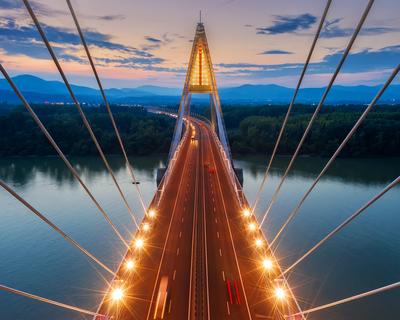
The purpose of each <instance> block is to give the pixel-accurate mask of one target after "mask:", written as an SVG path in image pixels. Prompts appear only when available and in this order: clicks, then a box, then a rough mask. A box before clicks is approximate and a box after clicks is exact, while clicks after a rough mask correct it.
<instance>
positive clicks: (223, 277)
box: [222, 270, 225, 282]
mask: <svg viewBox="0 0 400 320" xmlns="http://www.w3.org/2000/svg"><path fill="white" fill-rule="evenodd" d="M222 280H224V282H225V272H224V270H222Z"/></svg>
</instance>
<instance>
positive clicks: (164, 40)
mask: <svg viewBox="0 0 400 320" xmlns="http://www.w3.org/2000/svg"><path fill="white" fill-rule="evenodd" d="M175 39H184V37H183V36H181V35H179V34H177V33H173V34H170V33H168V32H166V33H164V34H163V35H162V36H161V37H159V38H156V37H151V36H145V37H144V40H145V41H146V42H147V43H146V44H145V45H143V46H142V49H143V50H144V51H152V50H156V49H160V48H161V47H163V46H166V45H169V44H170V43H172V42H173V41H175Z"/></svg>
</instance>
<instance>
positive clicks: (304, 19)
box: [257, 13, 317, 34]
mask: <svg viewBox="0 0 400 320" xmlns="http://www.w3.org/2000/svg"><path fill="white" fill-rule="evenodd" d="M316 21H317V18H316V17H315V16H313V15H311V14H309V13H304V14H301V15H298V16H275V20H274V22H273V24H272V25H271V26H268V27H259V28H257V34H281V33H294V32H296V31H299V30H307V29H309V28H311V26H312V25H313V24H314V23H315V22H316Z"/></svg>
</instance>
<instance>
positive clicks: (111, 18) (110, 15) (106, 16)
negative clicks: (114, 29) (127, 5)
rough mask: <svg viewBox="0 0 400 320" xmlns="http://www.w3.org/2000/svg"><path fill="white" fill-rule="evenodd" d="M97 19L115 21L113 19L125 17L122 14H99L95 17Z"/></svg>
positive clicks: (123, 18)
mask: <svg viewBox="0 0 400 320" xmlns="http://www.w3.org/2000/svg"><path fill="white" fill-rule="evenodd" d="M97 18H98V19H99V20H104V21H115V20H125V19H126V17H125V16H124V15H122V14H109V15H105V16H99V17H97Z"/></svg>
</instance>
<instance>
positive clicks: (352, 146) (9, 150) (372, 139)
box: [0, 105, 400, 157]
mask: <svg viewBox="0 0 400 320" xmlns="http://www.w3.org/2000/svg"><path fill="white" fill-rule="evenodd" d="M315 107H316V106H313V105H296V106H294V108H293V111H292V114H291V115H290V118H289V121H288V124H287V127H286V130H285V132H284V134H283V137H282V141H281V143H280V147H279V149H278V154H281V155H290V154H292V153H293V152H294V150H295V148H296V147H297V144H298V142H299V141H300V139H301V137H302V135H303V133H304V130H305V128H306V126H307V124H308V121H309V119H310V117H311V114H312V113H313V111H314V109H315ZM365 108H366V106H363V105H346V106H326V107H325V106H324V107H323V108H322V109H321V112H320V114H319V115H318V117H317V118H316V121H315V123H314V125H313V127H312V129H311V131H310V133H309V135H308V137H307V139H306V140H305V143H304V145H303V147H302V149H301V154H303V155H311V156H330V155H332V153H333V152H334V151H335V150H336V148H337V147H338V146H339V144H340V142H341V141H342V140H343V139H344V138H345V136H346V135H347V133H348V132H349V131H350V129H351V128H352V126H353V125H354V124H355V122H356V121H357V119H358V117H359V116H360V115H361V113H362V112H363V110H365ZM34 109H35V111H36V113H37V114H38V116H39V118H40V119H41V120H42V122H43V123H44V124H45V126H46V127H47V128H48V130H49V132H50V133H51V134H52V136H53V137H54V139H55V140H56V142H57V143H58V144H59V146H60V147H61V149H62V150H63V151H64V152H65V153H67V154H70V155H97V150H96V148H95V145H94V143H93V142H92V141H91V138H90V136H89V133H88V132H87V130H86V128H85V127H84V125H83V122H82V120H81V118H80V116H79V114H78V112H77V110H76V109H75V108H74V107H73V106H72V105H71V106H47V105H35V106H34ZM0 110H5V108H2V107H1V106H0ZM10 110H11V111H9V110H8V111H7V112H0V156H26V155H38V156H42V155H54V154H55V151H54V150H53V148H52V147H51V145H50V144H49V143H48V141H47V140H46V138H45V137H44V135H43V134H42V132H41V131H40V130H39V128H38V127H37V125H36V124H35V123H34V121H33V120H32V118H31V116H30V115H29V114H28V112H26V110H25V109H24V108H23V107H22V106H21V107H17V108H15V107H14V108H12V109H10ZM193 110H194V111H195V112H196V113H203V114H204V115H206V116H207V115H208V116H209V109H208V110H207V109H204V107H201V108H200V107H199V106H193V108H192V111H193ZM223 110H224V111H223V112H224V120H225V126H226V129H227V132H228V137H229V141H230V144H231V149H232V152H233V154H270V153H271V152H272V150H273V148H274V144H275V141H276V138H277V136H278V134H279V130H280V128H281V125H282V122H283V118H284V116H285V113H286V111H287V106H273V105H269V106H224V108H223ZM84 111H85V113H86V115H87V117H88V119H89V122H90V123H91V125H92V127H93V130H94V132H95V135H96V136H97V138H98V140H99V142H100V144H101V146H102V147H103V149H104V151H105V153H107V154H121V150H120V147H119V145H118V142H117V139H116V136H115V132H114V129H113V127H112V124H111V122H110V119H109V116H108V113H107V110H106V109H105V108H104V107H86V108H84ZM112 111H113V114H114V116H115V119H116V123H117V125H118V128H119V130H120V133H121V136H122V139H123V141H124V143H125V147H126V150H127V153H128V154H129V155H147V154H154V153H167V152H168V150H169V146H170V143H171V139H172V134H173V129H174V124H175V119H172V118H170V117H167V116H164V115H158V114H153V113H150V112H148V111H147V110H146V109H145V108H142V107H123V106H113V107H112ZM340 156H342V157H378V156H380V157H381V156H387V157H389V156H390V157H396V156H400V106H380V105H377V106H375V107H374V109H373V110H372V111H371V112H370V114H369V115H368V117H367V118H366V120H365V121H364V123H363V124H362V125H361V127H360V128H359V129H358V130H357V132H356V134H355V135H354V136H353V137H352V139H351V140H350V141H349V143H348V145H347V146H346V147H345V148H344V150H343V151H342V152H341V154H340Z"/></svg>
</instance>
